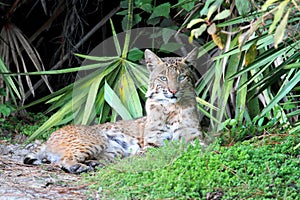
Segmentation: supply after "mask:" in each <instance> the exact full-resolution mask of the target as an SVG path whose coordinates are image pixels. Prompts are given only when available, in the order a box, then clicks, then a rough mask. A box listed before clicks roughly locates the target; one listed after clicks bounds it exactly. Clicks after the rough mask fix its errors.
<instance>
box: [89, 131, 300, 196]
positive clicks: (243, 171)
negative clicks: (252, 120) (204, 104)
mask: <svg viewBox="0 0 300 200" xmlns="http://www.w3.org/2000/svg"><path fill="white" fill-rule="evenodd" d="M298 144H299V138H298V137H297V136H296V135H289V134H282V135H278V134H275V135H269V136H268V137H263V138H262V139H260V138H259V137H254V138H252V139H251V140H248V141H244V142H238V143H236V144H235V145H234V146H232V147H223V146H220V145H219V142H218V141H217V142H216V143H215V144H213V145H211V146H210V147H209V149H210V150H208V151H207V152H203V151H202V150H201V147H200V145H199V144H197V143H196V144H195V145H194V146H192V145H190V146H188V147H187V148H186V150H184V149H185V148H182V146H180V145H179V144H176V143H175V144H173V143H171V144H169V145H166V146H165V147H162V148H159V149H151V151H149V152H146V153H145V155H144V156H142V157H139V156H136V157H133V158H128V159H124V160H120V161H119V162H117V163H116V164H113V165H110V166H107V167H105V168H104V169H100V170H99V171H97V172H95V173H94V174H86V175H84V181H85V182H93V184H92V185H91V189H96V190H98V193H99V194H100V196H101V197H103V198H109V199H111V198H115V199H166V198H170V199H205V198H206V195H208V194H211V193H214V192H218V191H222V193H223V197H222V199H232V198H235V199H258V198H259V199H263V198H272V199H281V198H282V197H286V199H295V198H296V197H297V196H298V194H299V191H300V184H299V181H298V180H299V178H300V173H299V169H300V168H299V166H300V165H299V164H300V161H299V159H298V158H297V155H299V153H300V152H299V148H296V147H297V145H298Z"/></svg>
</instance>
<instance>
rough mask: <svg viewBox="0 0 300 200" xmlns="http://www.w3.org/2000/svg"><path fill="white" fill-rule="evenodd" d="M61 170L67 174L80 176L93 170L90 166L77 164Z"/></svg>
mask: <svg viewBox="0 0 300 200" xmlns="http://www.w3.org/2000/svg"><path fill="white" fill-rule="evenodd" d="M63 170H65V171H67V172H69V173H72V174H80V173H82V172H88V171H92V170H93V168H92V167H90V166H87V165H84V164H81V163H77V164H74V165H71V166H70V167H68V168H65V167H63Z"/></svg>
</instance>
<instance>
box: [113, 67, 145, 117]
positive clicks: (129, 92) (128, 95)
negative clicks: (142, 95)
mask: <svg viewBox="0 0 300 200" xmlns="http://www.w3.org/2000/svg"><path fill="white" fill-rule="evenodd" d="M125 66H126V67H125V68H124V69H125V70H123V72H122V73H121V77H120V84H119V87H118V90H119V94H120V99H121V101H122V102H123V104H125V105H126V107H127V108H128V110H129V112H130V114H131V116H133V118H138V117H142V116H143V108H142V106H141V102H140V99H139V95H138V92H137V89H136V87H135V83H134V81H133V79H132V77H131V75H130V73H129V70H130V67H131V66H130V65H127V62H125Z"/></svg>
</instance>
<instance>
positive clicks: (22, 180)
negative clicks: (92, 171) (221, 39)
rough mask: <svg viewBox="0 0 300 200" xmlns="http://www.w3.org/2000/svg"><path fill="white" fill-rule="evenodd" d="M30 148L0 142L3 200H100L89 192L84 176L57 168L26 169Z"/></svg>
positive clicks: (30, 167) (0, 177) (33, 167)
mask: <svg viewBox="0 0 300 200" xmlns="http://www.w3.org/2000/svg"><path fill="white" fill-rule="evenodd" d="M28 151H29V148H28V146H27V147H24V146H22V145H18V144H9V143H8V142H6V141H0V200H15V199H18V200H19V199H20V200H31V199H57V200H58V199H59V200H60V199H100V198H99V196H98V195H97V192H95V191H93V192H91V191H90V190H88V189H87V187H88V185H87V184H84V183H82V182H81V181H80V180H81V176H80V175H73V174H68V173H66V172H64V171H62V170H61V169H60V168H58V167H57V166H53V165H43V166H34V165H25V164H23V162H22V161H23V157H24V155H26V154H27V153H28Z"/></svg>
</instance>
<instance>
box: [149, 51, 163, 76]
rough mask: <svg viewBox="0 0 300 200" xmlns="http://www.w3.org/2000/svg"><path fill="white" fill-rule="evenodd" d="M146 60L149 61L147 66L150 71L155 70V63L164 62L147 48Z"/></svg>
mask: <svg viewBox="0 0 300 200" xmlns="http://www.w3.org/2000/svg"><path fill="white" fill-rule="evenodd" d="M145 61H146V63H147V68H148V70H149V71H150V72H152V71H153V68H154V66H155V65H158V64H160V63H162V62H163V61H162V60H161V59H160V58H159V57H158V56H157V55H156V54H155V53H153V52H152V51H150V50H149V49H146V50H145Z"/></svg>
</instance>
